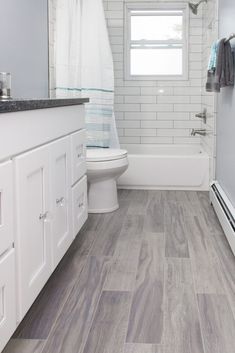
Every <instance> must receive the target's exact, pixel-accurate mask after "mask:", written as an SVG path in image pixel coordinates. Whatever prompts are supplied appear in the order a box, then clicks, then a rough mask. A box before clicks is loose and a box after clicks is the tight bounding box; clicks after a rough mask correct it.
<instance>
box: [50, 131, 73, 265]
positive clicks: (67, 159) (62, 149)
mask: <svg viewBox="0 0 235 353" xmlns="http://www.w3.org/2000/svg"><path fill="white" fill-rule="evenodd" d="M50 154H51V162H50V168H51V205H52V215H53V216H52V239H53V240H52V241H53V248H52V253H53V267H56V266H57V264H58V263H59V261H60V260H61V258H62V257H63V255H64V254H65V252H66V250H67V249H68V247H69V246H70V244H71V242H72V240H73V235H72V228H71V226H72V224H71V223H72V222H71V219H72V217H71V216H72V214H71V212H72V210H71V153H70V138H69V137H65V138H63V139H60V140H58V141H56V142H54V143H52V144H51V145H50Z"/></svg>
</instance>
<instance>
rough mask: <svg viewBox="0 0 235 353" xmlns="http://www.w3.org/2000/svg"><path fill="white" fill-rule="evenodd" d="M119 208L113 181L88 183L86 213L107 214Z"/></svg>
mask: <svg viewBox="0 0 235 353" xmlns="http://www.w3.org/2000/svg"><path fill="white" fill-rule="evenodd" d="M118 208H119V204H118V197H117V183H116V180H115V179H109V180H103V181H97V182H94V180H93V181H92V182H90V183H89V184H88V212H89V213H108V212H113V211H115V210H117V209H118Z"/></svg>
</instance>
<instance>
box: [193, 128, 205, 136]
mask: <svg viewBox="0 0 235 353" xmlns="http://www.w3.org/2000/svg"><path fill="white" fill-rule="evenodd" d="M196 135H201V136H206V129H192V131H191V136H196Z"/></svg>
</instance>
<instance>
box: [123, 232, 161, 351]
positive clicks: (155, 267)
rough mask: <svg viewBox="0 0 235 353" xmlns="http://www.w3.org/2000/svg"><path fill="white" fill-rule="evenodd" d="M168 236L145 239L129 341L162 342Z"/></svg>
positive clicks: (132, 307)
mask: <svg viewBox="0 0 235 353" xmlns="http://www.w3.org/2000/svg"><path fill="white" fill-rule="evenodd" d="M164 243H165V241H164V235H163V234H161V235H159V234H158V235H157V236H156V235H148V236H146V238H145V239H144V240H143V242H142V246H141V250H140V257H139V264H138V270H137V276H136V285H135V290H134V294H133V301H132V306H131V313H130V319H129V326H128V334H127V340H126V341H127V342H128V343H150V344H157V343H161V340H162V331H163V286H164V284H163V281H164V245H165V244H164Z"/></svg>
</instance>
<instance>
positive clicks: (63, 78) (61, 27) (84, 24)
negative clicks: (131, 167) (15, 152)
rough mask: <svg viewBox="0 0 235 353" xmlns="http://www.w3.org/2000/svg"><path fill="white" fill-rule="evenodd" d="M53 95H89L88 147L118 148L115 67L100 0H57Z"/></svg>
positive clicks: (86, 106)
mask: <svg viewBox="0 0 235 353" xmlns="http://www.w3.org/2000/svg"><path fill="white" fill-rule="evenodd" d="M55 40H56V44H55V48H56V50H55V54H56V56H55V61H56V65H55V66H56V88H55V90H56V96H57V97H62V96H63V97H77V96H80V95H81V96H82V97H89V98H90V102H89V103H88V104H86V105H85V119H86V130H87V146H88V147H111V148H119V141H118V136H117V129H116V123H115V116H114V111H113V104H114V70H113V58H112V52H111V48H110V43H109V38H108V32H107V27H106V22H105V15H104V9H103V2H102V0H82V1H80V0H57V18H56V38H55Z"/></svg>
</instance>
